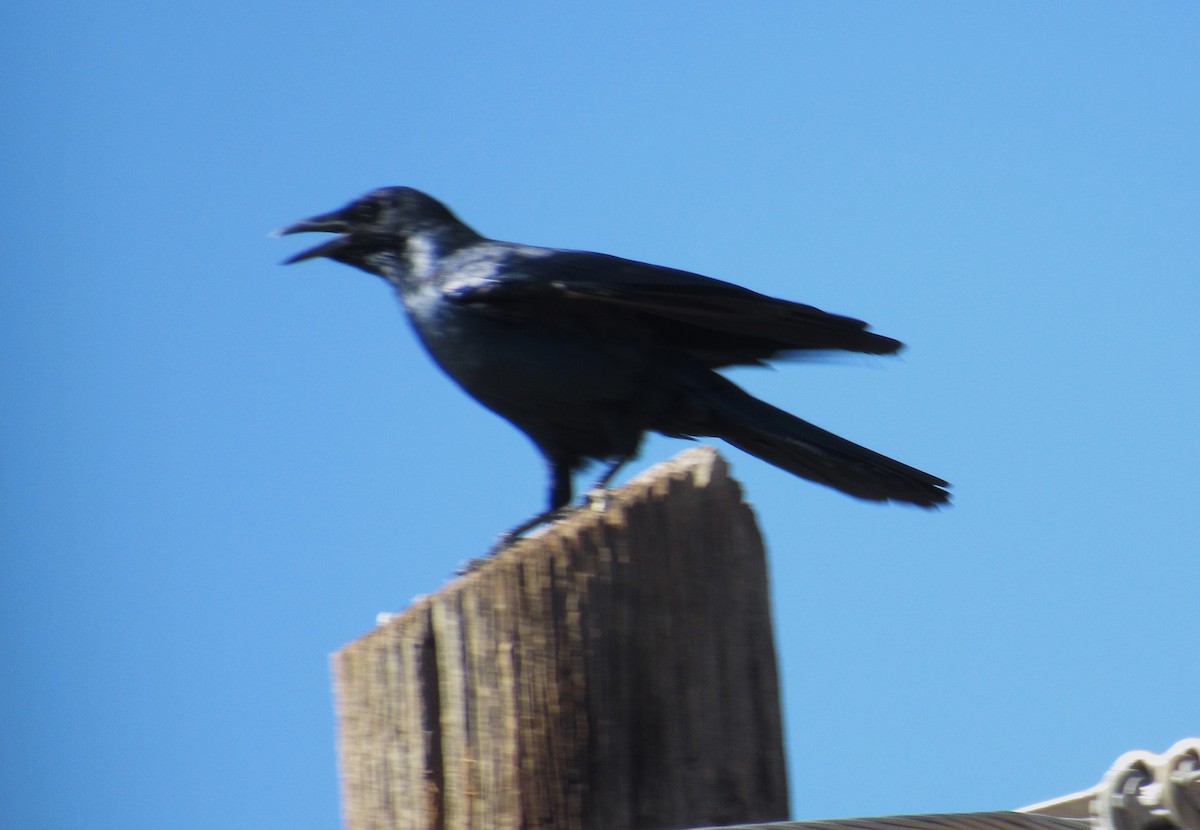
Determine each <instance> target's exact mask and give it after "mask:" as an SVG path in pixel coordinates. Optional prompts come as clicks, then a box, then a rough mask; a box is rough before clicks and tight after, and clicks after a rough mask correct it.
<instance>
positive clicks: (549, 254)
mask: <svg viewBox="0 0 1200 830" xmlns="http://www.w3.org/2000/svg"><path fill="white" fill-rule="evenodd" d="M305 231H323V232H327V233H335V234H338V236H336V237H335V238H333V239H331V240H328V241H326V242H324V243H323V244H321V245H318V246H316V247H314V248H310V249H309V250H306V251H303V252H301V253H299V254H296V255H295V256H292V257H290V258H289V259H287V260H285V264H290V263H293V262H300V261H302V260H306V259H313V258H315V257H327V258H329V259H333V260H336V261H338V262H343V263H345V264H347V265H353V266H354V267H356V268H360V269H362V270H363V271H366V272H368V273H371V274H375V275H377V276H380V277H383V278H384V279H385V280H387V281H388V282H389V283H391V285H392V287H393V288H395V289H396V291H397V292H398V293H399V295H400V299H401V300H402V301H403V303H404V307H405V309H407V311H408V318H409V320H410V321H411V323H412V325H413V328H414V329H416V332H417V336H418V337H419V338H420V339H421V342H422V343H424V345H425V348H426V349H428V350H429V354H430V355H431V356H432V357H433V359H434V360H435V361H436V362H437V364H438V365H439V366H441V367H442V369H443V370H444V371H445V372H446V374H448V375H449V376H450V377H451V378H452V379H453V380H454V381H455V382H456V383H458V384H459V385H460V386H461V387H462V388H463V389H464V390H465V391H466V392H467V394H469V395H471V396H472V397H473V398H475V399H476V400H478V401H479V402H480V403H481V404H483V405H484V406H486V407H487V408H488V409H490V410H492V411H493V412H495V413H496V414H498V415H500V416H502V417H504V418H506V419H507V420H508V421H510V422H511V423H512V424H513V425H514V426H516V427H517V428H518V429H520V430H521V431H522V432H524V433H525V434H526V435H528V436H529V438H530V439H532V441H533V443H534V444H536V445H537V448H538V449H539V450H541V453H542V455H543V456H545V459H546V463H547V464H548V465H549V472H550V498H549V507H548V509H547V510H546V511H545V512H543V513H539V514H538V515H536V516H534V517H533V518H532V519H530V520H529V521H527V522H524V523H522V524H521V525H518V526H517V527H516V528H513V530H511V531H509V533H508V534H506V535H505V536H504V537H502V538H503V539H504V540H505V541H510V540H512V539H514V538H516V537H517V536H518V535H520V534H521V533H524V532H525V531H527V530H529V529H530V528H532V527H536V526H537V525H539V524H541V523H543V522H545V521H548V520H550V519H552V518H554V517H556V516H557V515H558V514H559V513H560V512H561V511H562V510H563V508H565V507H566V506H567V505H568V504H569V502H570V501H571V479H572V474H573V473H574V472H575V471H576V470H578V469H579V468H581V467H582V466H584V465H585V464H586V463H587V462H588V461H591V460H596V461H605V462H607V463H608V466H607V468H606V469H605V472H604V475H603V476H602V477H601V478H600V480H599V481H598V482H597V484H596V486H597V487H603V486H604V485H605V484H607V483H608V481H609V480H610V479H611V478H612V476H613V475H614V474H615V473H616V471H617V469H618V468H619V467H620V466H621V465H622V464H624V463H626V462H627V461H629V460H631V459H633V458H634V457H636V456H637V453H638V446H639V444H640V443H641V440H642V435H643V434H644V433H645V432H646V431H647V430H653V431H655V432H659V433H661V434H663V435H667V436H670V437H673V438H693V437H695V436H713V437H717V438H721V439H723V440H725V441H727V442H729V443H730V444H732V445H733V446H735V447H738V448H740V449H742V450H745V451H746V452H748V453H750V454H751V455H755V456H758V457H759V458H761V459H763V460H764V461H767V462H769V463H771V464H774V465H775V466H777V467H780V468H782V469H784V470H787V471H788V472H790V473H794V474H795V475H798V476H801V477H802V478H807V479H809V480H811V481H815V482H818V483H820V484H825V485H828V486H829V487H833V488H836V489H838V490H841V491H842V492H843V493H847V494H849V495H851V496H857V497H858V498H862V499H870V500H873V501H898V502H908V503H910V504H915V505H919V506H921V507H933V506H936V505H939V504H942V503H944V502H946V501H947V500H948V499H949V493H947V491H946V490H945V489H944V488H945V487H947V486H949V485H948V484H947V483H946V482H945V481H943V480H942V479H940V478H938V477H937V476H933V475H930V474H929V473H924V472H922V471H920V470H918V469H915V468H913V467H909V466H908V465H906V464H901V463H900V462H899V461H895V460H893V459H891V458H888V457H886V456H884V455H880V454H879V453H877V452H873V451H871V450H869V449H866V448H865V447H861V446H859V445H857V444H853V443H851V442H850V441H847V440H845V439H844V438H839V437H838V436H836V435H834V434H833V433H830V432H826V431H825V430H823V429H821V428H820V427H817V426H814V425H813V424H810V423H807V422H806V421H802V420H800V419H799V418H796V417H794V416H792V415H789V414H788V413H786V412H784V411H783V410H781V409H776V408H775V407H773V406H771V405H770V404H767V403H764V402H763V401H760V400H758V399H757V398H754V397H752V396H750V395H749V394H747V393H746V392H744V391H743V390H742V389H741V388H740V387H738V386H736V385H734V384H733V383H732V382H731V381H729V380H727V379H726V378H724V377H722V376H721V375H719V374H718V373H717V372H716V371H714V370H716V369H720V368H722V367H725V366H735V365H754V364H763V363H764V362H765V361H767V360H769V359H771V358H775V357H781V356H785V355H787V354H788V353H792V352H805V351H827V350H841V351H848V352H860V353H865V354H893V353H895V352H897V351H898V350H899V349H900V348H901V344H900V342H899V341H897V340H893V339H892V338H890V337H884V336H882V335H879V334H875V333H873V332H870V331H868V330H867V325H866V324H865V323H863V322H862V321H860V320H854V319H852V318H849V317H842V316H840V315H836V314H828V313H826V312H824V311H821V310H820V309H817V308H813V307H812V306H808V305H801V304H799V303H793V302H788V301H787V300H779V299H775V298H773V297H768V296H765V295H763V294H758V293H755V292H754V291H750V290H748V289H745V288H741V287H739V286H736V285H732V284H730V283H727V282H721V281H719V280H714V279H710V278H708V277H702V276H700V275H698V274H691V273H688V272H686V271H677V270H675V269H672V268H664V267H660V266H657V265H647V264H645V263H641V262H633V261H631V260H627V259H620V258H619V257H615V256H608V255H606V254H596V253H588V252H584V251H568V250H558V249H554V248H538V247H534V246H531V245H519V244H516V243H512V242H498V241H495V240H491V239H486V238H484V237H482V236H480V235H479V234H478V233H476V232H475V231H474V230H472V229H471V228H469V227H467V226H466V225H465V224H463V223H462V222H461V221H459V219H458V218H457V217H456V216H455V215H454V214H453V213H451V212H450V211H449V209H447V208H446V206H445V205H443V204H442V203H441V202H438V201H437V200H436V199H434V198H432V197H430V196H428V195H426V194H424V193H422V192H420V191H418V190H413V189H412V188H408V187H385V188H381V189H379V190H375V191H372V192H371V193H368V194H366V195H365V196H362V197H361V198H359V199H356V200H355V201H353V202H351V203H350V204H348V205H346V206H345V207H342V208H340V209H338V210H335V211H333V212H332V213H326V214H322V215H320V216H314V217H312V218H311V219H305V220H304V221H302V222H297V223H295V224H293V225H289V226H288V227H286V228H282V229H281V230H279V231H277V232H276V233H277V234H278V235H283V234H291V233H301V232H305Z"/></svg>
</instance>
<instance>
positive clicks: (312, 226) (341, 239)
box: [271, 213, 350, 265]
mask: <svg viewBox="0 0 1200 830" xmlns="http://www.w3.org/2000/svg"><path fill="white" fill-rule="evenodd" d="M310 231H319V232H321V233H336V234H341V236H337V237H335V238H333V239H330V240H328V241H326V242H322V243H321V244H320V245H317V246H316V247H313V248H309V249H308V250H306V251H301V252H300V253H298V254H293V255H292V256H290V257H288V258H287V259H285V260H284V261H283V264H284V265H291V264H292V263H293V262H303V261H304V260H306V259H315V258H317V257H323V256H330V255H331V254H334V253H336V252H337V251H338V250H339V249H341V248H344V247H345V246H346V245H348V244H350V226H349V224H348V223H347V222H346V220H345V219H343V218H341V217H340V216H338V215H337V214H336V213H327V214H324V215H322V216H314V217H312V218H311V219H302V220H301V221H299V222H295V223H293V224H291V225H288V226H286V227H283V228H280V229H279V230H275V231H271V236H287V235H288V234H291V233H308V232H310Z"/></svg>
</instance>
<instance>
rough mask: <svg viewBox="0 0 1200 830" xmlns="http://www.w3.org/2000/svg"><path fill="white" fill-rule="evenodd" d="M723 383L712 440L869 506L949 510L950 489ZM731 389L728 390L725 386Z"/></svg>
mask: <svg viewBox="0 0 1200 830" xmlns="http://www.w3.org/2000/svg"><path fill="white" fill-rule="evenodd" d="M720 380H721V381H724V383H722V384H721V386H722V387H723V388H722V390H721V393H720V394H719V395H718V396H717V397H716V400H715V401H714V403H713V409H712V410H711V415H712V417H713V419H714V430H713V432H711V433H710V434H712V435H713V436H714V437H717V438H720V439H722V440H723V441H726V442H728V443H730V444H732V445H733V446H735V447H737V448H738V449H741V450H744V451H746V452H748V453H750V454H751V455H753V456H756V457H758V458H761V459H762V460H763V461H766V462H768V463H770V464H774V465H775V466H776V467H779V468H780V469H783V470H787V471H788V472H789V473H792V474H794V475H797V476H800V477H801V478H806V479H808V480H810V481H815V482H817V483H818V484H824V485H827V486H829V487H833V488H834V489H836V490H840V491H841V492H843V493H846V494H847V495H851V496H856V497H858V498H861V499H868V500H870V501H898V502H907V503H909V504H915V505H918V506H920V507H936V506H938V505H940V504H945V503H946V502H948V501H949V499H950V494H949V492H947V490H946V489H945V488H946V487H948V486H949V484H948V483H947V482H945V481H943V480H942V479H940V478H938V477H937V476H934V475H930V474H929V473H926V472H923V471H921V470H918V469H917V468H915V467H910V466H908V465H907V464H902V463H901V462H899V461H896V460H895V459H892V458H888V457H887V456H886V455H882V454H880V453H877V452H875V451H873V450H869V449H867V448H866V447H863V446H859V445H858V444H855V443H853V442H852V441H847V440H846V439H845V438H841V437H839V436H837V435H834V434H833V433H832V432H829V431H827V430H824V429H821V428H820V427H818V426H816V425H814V424H810V423H808V422H807V421H803V420H801V419H800V418H797V417H795V416H794V415H791V414H789V413H787V412H784V411H783V410H782V409H777V408H776V407H774V406H771V405H770V404H769V403H766V402H765V401H760V400H758V399H757V398H755V397H753V396H752V395H749V394H748V393H746V392H745V391H743V390H742V389H740V388H739V387H738V386H736V385H734V384H733V383H732V382H729V381H726V380H725V379H724V378H721V379H720ZM726 384H727V385H726Z"/></svg>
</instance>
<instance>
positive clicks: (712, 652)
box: [333, 448, 788, 830]
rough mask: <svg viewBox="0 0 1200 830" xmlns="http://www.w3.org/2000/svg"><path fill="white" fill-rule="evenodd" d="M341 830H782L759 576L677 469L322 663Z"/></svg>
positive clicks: (747, 522)
mask: <svg viewBox="0 0 1200 830" xmlns="http://www.w3.org/2000/svg"><path fill="white" fill-rule="evenodd" d="M333 667H334V676H335V692H336V696H337V717H338V729H339V754H340V765H341V779H342V799H343V812H344V816H345V825H346V827H347V828H348V830H368V828H370V829H371V830H382V829H383V828H389V830H390V828H404V829H405V830H435V828H436V829H437V830H443V828H444V830H467V828H487V830H499V829H500V828H553V830H575V828H579V829H580V830H585V829H587V830H590V829H591V828H603V830H616V829H617V828H628V829H629V830H633V829H634V828H647V829H648V830H649V829H651V828H652V829H653V830H663V829H664V828H683V827H700V826H706V825H718V824H733V823H739V822H743V823H744V822H762V821H779V820H782V819H785V818H787V814H788V804H787V785H786V779H785V770H784V758H783V744H782V737H781V728H780V726H781V724H780V713H779V693H778V682H777V677H776V668H775V651H774V640H773V638H772V633H771V619H770V608H769V600H768V587H767V571H766V562H765V557H764V553H763V547H762V540H761V538H760V536H759V534H758V530H757V528H756V526H755V522H754V518H753V516H752V514H751V511H750V509H749V507H747V505H745V504H744V503H743V502H742V500H741V491H740V488H739V487H738V484H737V483H736V482H735V481H734V480H733V479H731V478H729V475H728V470H727V467H726V465H725V463H724V462H723V461H722V460H721V459H720V458H719V457H718V456H717V454H716V452H715V451H713V450H712V449H709V448H702V449H693V450H689V451H687V452H684V453H681V454H680V455H679V456H677V457H676V458H675V459H674V460H672V461H670V462H667V463H666V464H661V465H658V466H657V467H654V468H653V469H651V470H649V471H647V472H646V473H644V474H643V475H641V476H639V477H637V478H635V479H634V480H633V481H631V482H630V483H629V484H627V485H625V486H624V487H622V488H620V489H619V490H616V491H613V492H612V493H611V494H610V496H609V503H608V506H607V509H606V510H605V511H603V512H599V511H580V512H579V513H578V514H576V515H573V516H571V517H570V518H568V519H566V520H564V521H561V522H558V523H557V524H555V525H553V526H552V527H550V528H549V529H547V530H546V531H545V532H544V533H543V534H541V535H540V536H537V537H535V538H533V539H528V540H525V541H522V542H520V543H518V544H517V545H514V546H513V547H511V548H509V549H508V550H506V551H505V552H504V553H503V554H501V555H500V556H497V557H496V558H495V559H494V560H492V561H489V562H487V563H486V564H485V565H484V566H483V567H482V568H480V569H479V570H477V571H476V572H474V573H472V574H470V575H468V576H466V577H463V578H461V579H458V580H456V581H454V582H452V583H450V584H449V585H447V586H446V587H445V588H443V589H442V590H440V591H439V592H438V593H436V594H434V595H432V596H429V597H425V598H423V599H421V600H419V601H417V602H416V603H414V604H413V606H412V607H410V608H409V609H408V610H407V611H405V612H404V613H403V614H400V615H398V616H397V617H395V618H394V619H392V620H391V621H390V622H388V623H387V624H386V625H383V626H381V627H380V628H377V629H376V630H374V631H372V632H370V633H369V634H367V635H365V636H363V637H362V638H360V639H358V640H356V641H355V642H353V643H351V644H349V645H347V646H346V647H345V648H343V649H341V650H340V651H339V652H337V653H336V654H335V655H334V657H333Z"/></svg>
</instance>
